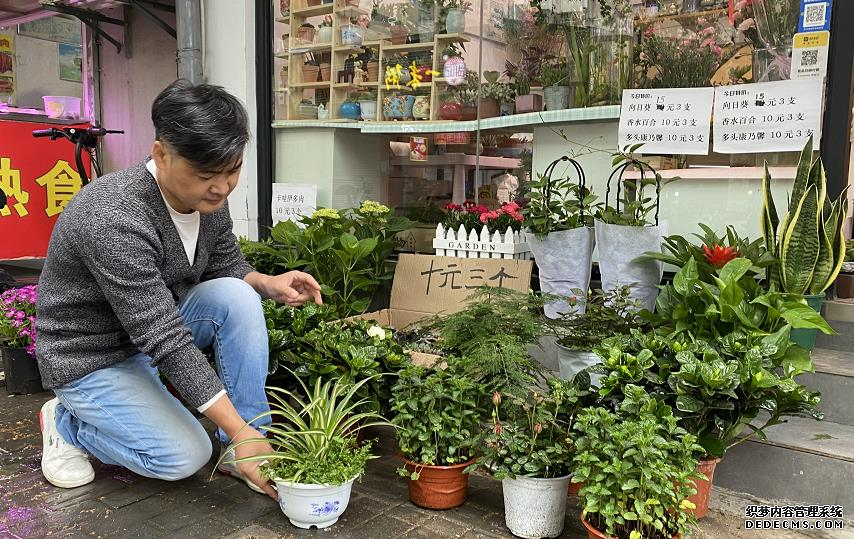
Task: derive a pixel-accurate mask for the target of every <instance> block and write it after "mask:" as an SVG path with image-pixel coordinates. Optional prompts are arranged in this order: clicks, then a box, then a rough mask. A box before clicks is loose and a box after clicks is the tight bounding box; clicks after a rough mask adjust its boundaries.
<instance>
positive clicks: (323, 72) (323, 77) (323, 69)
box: [320, 64, 332, 82]
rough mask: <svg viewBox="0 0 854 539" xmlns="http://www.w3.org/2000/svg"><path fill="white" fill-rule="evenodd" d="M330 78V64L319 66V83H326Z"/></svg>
mask: <svg viewBox="0 0 854 539" xmlns="http://www.w3.org/2000/svg"><path fill="white" fill-rule="evenodd" d="M331 76H332V66H331V65H330V64H320V81H321V82H328V81H329V78H330V77H331Z"/></svg>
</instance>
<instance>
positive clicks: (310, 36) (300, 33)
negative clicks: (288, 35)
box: [297, 26, 317, 43]
mask: <svg viewBox="0 0 854 539" xmlns="http://www.w3.org/2000/svg"><path fill="white" fill-rule="evenodd" d="M316 32H317V30H315V29H314V28H313V27H312V28H309V27H308V26H305V27H302V26H301V27H300V28H299V29H298V30H297V39H299V40H300V41H302V42H303V43H314V34H315V33H316Z"/></svg>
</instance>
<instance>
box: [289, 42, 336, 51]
mask: <svg viewBox="0 0 854 539" xmlns="http://www.w3.org/2000/svg"><path fill="white" fill-rule="evenodd" d="M331 50H332V43H316V44H310V45H293V46H291V54H306V53H309V52H323V51H331Z"/></svg>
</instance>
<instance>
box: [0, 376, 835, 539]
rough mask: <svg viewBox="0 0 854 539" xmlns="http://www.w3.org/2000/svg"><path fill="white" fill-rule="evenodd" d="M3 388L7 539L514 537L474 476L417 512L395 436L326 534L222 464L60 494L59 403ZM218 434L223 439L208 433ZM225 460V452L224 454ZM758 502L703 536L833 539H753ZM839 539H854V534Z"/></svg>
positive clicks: (112, 473)
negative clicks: (51, 477) (52, 452)
mask: <svg viewBox="0 0 854 539" xmlns="http://www.w3.org/2000/svg"><path fill="white" fill-rule="evenodd" d="M4 389H5V388H0V392H3V396H0V399H2V400H0V538H7V537H8V538H13V539H29V538H43V537H57V538H60V537H62V538H64V537H69V538H72V537H73V538H78V537H110V538H112V537H116V538H134V537H139V538H145V539H148V538H159V537H176V538H182V539H183V538H186V539H191V538H196V537H198V538H203V539H215V538H220V537H226V538H228V539H248V538H253V539H274V538H291V537H321V538H324V539H326V538H329V539H348V538H365V539H370V538H377V539H393V538H397V537H401V538H409V537H411V538H452V537H454V538H456V537H460V538H466V539H469V538H493V537H512V535H511V534H510V533H509V532H508V531H507V529H506V528H505V527H504V516H503V499H502V495H501V487H500V485H499V484H498V483H497V482H495V481H493V480H491V479H489V478H487V477H480V476H473V477H472V478H471V480H470V486H469V497H468V501H467V502H466V504H465V505H463V506H462V507H460V508H458V509H453V510H449V511H429V510H424V509H420V508H417V507H415V506H413V505H412V504H410V503H409V502H408V497H407V491H406V482H405V480H404V479H402V478H400V477H398V476H397V475H396V474H395V469H396V467H397V460H396V458H395V457H394V454H395V449H396V448H395V444H394V441H393V439H391V438H390V435H389V432H388V431H382V430H381V431H375V432H374V433H373V434H375V435H379V436H380V443H379V446H378V451H379V452H380V453H381V454H382V455H383V456H382V458H380V459H377V460H375V461H372V462H371V463H370V465H369V469H368V472H367V474H366V476H365V478H364V479H363V480H362V481H361V482H360V483H357V484H355V485H354V488H353V496H352V498H351V500H350V506H349V507H348V509H347V511H346V512H345V513H344V514H343V516H342V517H341V519H340V520H339V521H338V523H337V524H335V525H334V526H332V527H331V528H328V529H326V530H308V531H307V530H299V529H297V528H295V527H293V526H292V525H291V524H290V523H289V522H288V520H287V519H286V518H285V517H284V515H283V514H282V513H281V511H280V510H279V508H278V505H277V504H276V503H275V502H274V501H273V500H271V499H269V498H267V497H265V496H261V495H259V494H256V493H254V492H252V491H250V490H249V489H248V488H247V487H246V486H245V485H244V484H243V483H242V482H240V481H238V480H236V479H233V478H231V477H227V476H223V475H220V474H214V476H213V478H212V479H210V476H211V470H212V469H213V465H214V461H213V460H212V461H211V462H210V463H208V465H207V466H206V467H205V468H204V469H203V470H201V471H199V472H198V473H197V474H196V475H195V476H193V477H191V478H189V479H186V480H183V481H177V482H172V483H170V482H165V481H157V480H152V479H146V478H143V477H140V476H138V475H135V474H133V473H131V472H129V471H127V470H125V469H123V468H117V467H113V466H104V465H100V464H98V463H96V462H95V463H94V464H95V472H96V479H95V481H94V482H93V483H91V484H89V485H86V486H84V487H80V488H77V489H71V490H63V489H58V488H54V487H52V486H51V485H50V484H48V483H47V482H46V481H45V480H44V478H43V477H42V475H41V472H40V470H39V463H40V457H41V436H40V434H39V432H38V420H37V412H38V410H39V408H40V407H41V405H42V404H43V403H44V401H46V400H47V399H48V398H50V397H51V396H52V395H51V394H50V393H41V394H38V395H29V396H14V397H6V396H5V391H4ZM206 427H208V430H209V432H211V431H212V430H213V429H212V428H210V427H211V425H210V424H209V423H208V424H206ZM215 453H216V452H215ZM749 503H755V501H753V500H751V499H748V498H745V497H741V496H737V495H734V494H733V493H728V492H726V491H723V490H722V489H718V488H716V489H715V490H714V495H713V498H712V511H711V512H710V514H709V516H708V517H707V518H706V519H704V520H703V523H702V525H701V526H700V529H699V530H698V531H697V532H695V533H694V534H693V537H697V538H709V539H712V538H714V539H724V538H727V539H728V538H736V539H740V538H745V539H747V538H750V539H754V538H756V539H758V538H765V537H769V538H770V537H774V538H781V539H796V538H802V537H831V536H829V535H821V534H820V533H815V534H811V535H805V534H803V533H794V532H782V531H776V532H757V531H753V530H743V529H742V526H743V520H741V519H740V518H739V514H741V515H743V510H744V507H745V506H746V505H747V504H749ZM579 512H580V510H579V508H578V502H577V500H576V499H575V498H569V506H568V510H567V519H566V529H565V531H564V534H563V536H562V537H567V538H572V539H576V538H577V539H581V538H583V537H586V533H582V528H581V525H580V523H579V521H578V514H579ZM840 533H841V532H839V531H836V532H833V535H832V537H833V538H834V539H836V538H839V537H851V535H849V530H845V532H844V535H840Z"/></svg>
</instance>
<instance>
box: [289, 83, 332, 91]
mask: <svg viewBox="0 0 854 539" xmlns="http://www.w3.org/2000/svg"><path fill="white" fill-rule="evenodd" d="M329 84H330V82H329V81H323V82H295V83H293V84H288V86H289V87H291V88H300V89H303V90H304V89H307V88H329Z"/></svg>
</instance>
